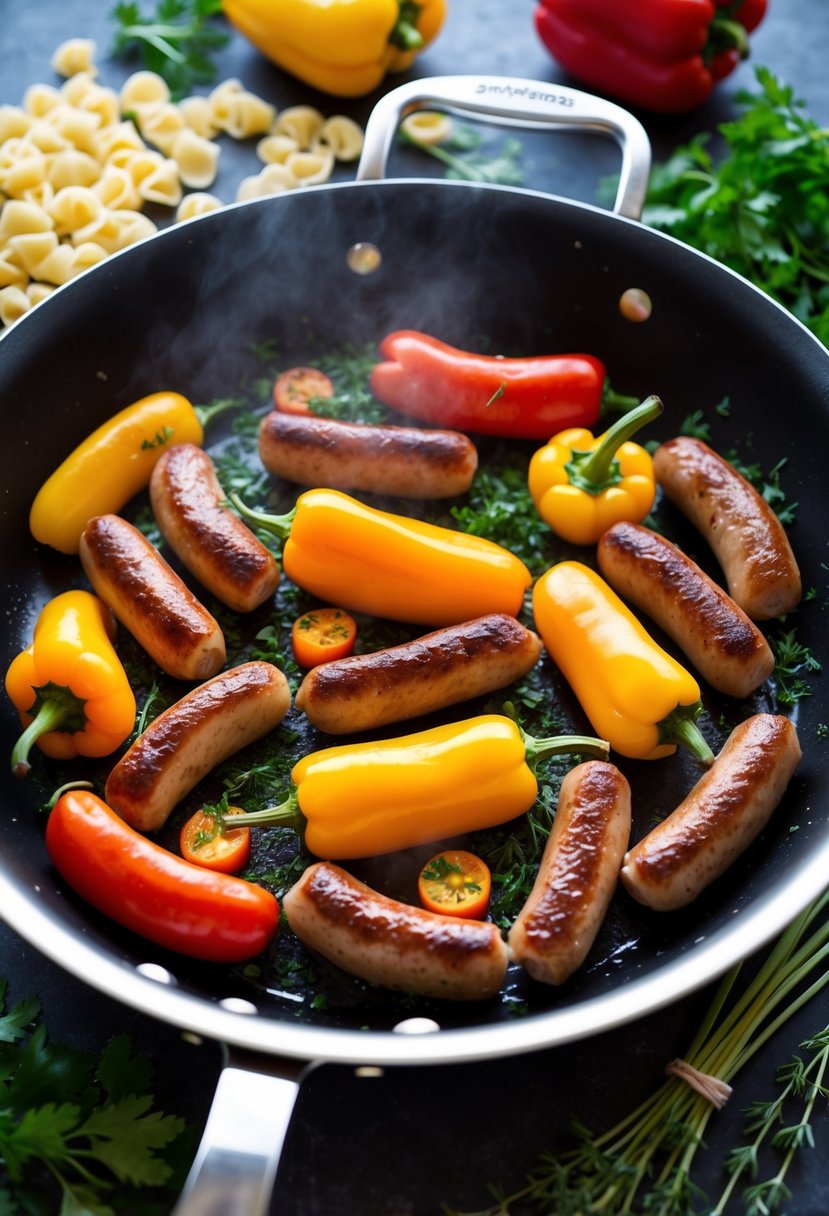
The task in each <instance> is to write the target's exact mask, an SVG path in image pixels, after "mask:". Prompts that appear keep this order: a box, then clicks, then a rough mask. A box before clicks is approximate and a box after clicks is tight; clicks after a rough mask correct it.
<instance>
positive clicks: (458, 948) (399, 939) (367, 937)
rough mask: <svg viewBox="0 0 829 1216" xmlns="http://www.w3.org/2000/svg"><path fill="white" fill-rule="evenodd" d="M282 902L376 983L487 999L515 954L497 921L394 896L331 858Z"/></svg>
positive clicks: (317, 946) (294, 923) (315, 941)
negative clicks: (443, 911) (418, 904)
mask: <svg viewBox="0 0 829 1216" xmlns="http://www.w3.org/2000/svg"><path fill="white" fill-rule="evenodd" d="M283 907H284V909H285V915H286V916H287V918H288V923H289V925H290V926H291V929H292V930H293V931H294V933H295V934H296V935H297V937H298V938H299V939H300V941H302V942H304V943H305V945H306V946H308V947H309V949H311V950H315V951H317V953H319V954H321V955H323V956H324V957H325V958H327V959H328V960H329V961H330V962H332V963H336V964H337V966H338V967H342V968H343V970H344V971H348V972H350V973H351V974H352V975H356V976H359V977H360V978H361V979H364V980H367V981H368V982H369V983H371V984H380V985H382V986H383V987H385V988H395V989H398V990H400V991H402V992H413V993H418V994H419V995H421V996H428V997H438V998H440V999H445V1000H450V1001H484V1000H488V999H489V998H490V997H493V996H495V995H496V993H497V992H498V991H499V989H500V988H501V986H502V984H503V982H504V977H505V975H506V971H507V965H508V963H509V956H508V953H507V948H506V945H505V944H504V941H503V938H502V937H501V934H500V931H499V930H498V928H497V927H496V926H495V925H493V924H491V923H490V922H488V921H477V920H464V919H463V918H461V917H457V916H441V915H439V914H438V913H436V912H427V911H426V910H425V909H423V908H415V907H412V906H411V905H410V904H404V903H400V902H399V901H398V900H396V899H389V898H388V897H387V896H385V895H380V894H379V893H378V892H377V891H373V890H372V889H371V887H367V886H366V885H365V883H362V882H359V881H358V880H357V879H356V878H354V877H352V875H351V874H349V873H347V871H345V870H343V869H341V868H340V867H339V866H336V865H333V864H332V863H331V862H327V861H320V862H316V863H314V864H313V865H311V866H309V867H308V869H307V870H306V871H305V873H304V874H303V875H302V877H301V878H300V880H299V882H298V883H296V885H295V886H293V887H292V888H291V889H290V891H288V892H287V893H286V895H285V898H284V900H283Z"/></svg>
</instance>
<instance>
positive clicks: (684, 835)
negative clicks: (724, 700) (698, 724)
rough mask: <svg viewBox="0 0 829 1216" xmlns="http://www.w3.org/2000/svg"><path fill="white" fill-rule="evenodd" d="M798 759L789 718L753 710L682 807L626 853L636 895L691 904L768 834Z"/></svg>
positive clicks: (626, 878) (625, 871) (672, 904)
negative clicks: (765, 830)
mask: <svg viewBox="0 0 829 1216" xmlns="http://www.w3.org/2000/svg"><path fill="white" fill-rule="evenodd" d="M800 758H801V750H800V744H799V741H798V738H797V731H796V729H795V727H794V725H793V723H792V722H791V721H790V719H788V718H785V717H782V716H781V715H777V714H755V715H754V717H752V718H748V719H747V720H746V721H744V722H741V723H740V724H739V725H738V726H737V727H735V728H734V730H733V731H732V732H731V734H730V735H729V737H728V740H727V742H726V744H725V746H724V747H723V749H722V751H721V752H720V754H719V755H718V756H717V758H716V760H715V761H714V764H713V765H712V767H711V768H710V769H708V770H707V772H706V773H704V774H703V776H702V777H701V778H700V780H699V781H698V782H697V784H696V785H695V786H694V788H693V789H692V790H691V792H690V793H689V794H688V796H687V797H686V798H685V799H684V800H683V801H682V802H681V803H680V805H679V806H678V807H677V808H676V810H674V811H673V812H672V813H671V814H670V815H669V816H668V817H667V819H665V820H663V822H662V823H661V824H659V825H658V826H657V827H656V828H654V829H653V831H652V832H650V833H648V835H647V836H646V837H645V838H644V839H643V840H641V841H640V842H639V843H638V844H637V845H636V846H635V847H634V848H632V849H631V850H630V852H629V853H628V854H627V856H626V857H625V863H624V866H623V868H622V881H623V883H624V885H625V886H626V887H627V889H628V891H629V892H630V894H631V895H633V897H634V898H635V899H637V900H639V901H640V902H641V903H644V904H647V905H648V906H649V907H652V908H656V909H657V910H660V911H671V910H673V909H676V908H680V907H684V906H685V905H686V904H688V903H690V902H691V901H692V900H693V899H695V898H696V897H697V895H698V894H699V893H700V892H701V891H702V890H703V889H704V888H705V887H706V886H708V884H709V883H711V882H713V880H714V879H715V878H718V877H719V876H720V875H721V874H723V873H724V871H725V870H726V869H727V868H728V866H729V865H731V863H732V862H733V861H734V860H735V859H736V857H738V856H739V854H740V853H741V852H743V850H744V849H746V848H747V847H748V845H749V844H750V843H751V841H752V840H754V838H755V837H756V836H757V835H758V833H759V832H760V831H762V829H763V828H764V827H765V825H766V824H767V823H768V821H769V819H770V817H771V815H772V813H773V811H774V810H775V808H776V806H777V804H778V803H779V801H780V799H781V798H782V796H783V793H784V791H785V789H786V786H787V785H788V783H789V781H790V780H791V777H792V775H793V773H794V771H795V769H796V767H797V765H798V763H799V761H800Z"/></svg>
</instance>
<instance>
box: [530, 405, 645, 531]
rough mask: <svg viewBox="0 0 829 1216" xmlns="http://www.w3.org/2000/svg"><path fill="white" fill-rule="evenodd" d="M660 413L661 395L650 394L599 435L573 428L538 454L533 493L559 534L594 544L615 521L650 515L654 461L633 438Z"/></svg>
mask: <svg viewBox="0 0 829 1216" xmlns="http://www.w3.org/2000/svg"><path fill="white" fill-rule="evenodd" d="M661 413H662V402H661V401H660V400H659V398H658V397H648V398H647V400H645V401H643V402H642V404H641V405H638V406H637V407H636V408H635V409H633V410H631V411H630V412H629V413H628V414H625V415H624V417H622V418H619V419H618V420H617V421H616V422H615V423H614V424H613V426H612V427H610V429H609V430H607V431H605V432H604V434H603V435H600V436H599V437H598V438H596V439H594V438H593V435H592V434H591V433H590V431H587V430H584V429H583V428H582V427H572V428H571V429H569V430H566V431H560V432H559V433H558V434H557V435H554V436H553V438H552V439H551V440H550V441H549V442H548V443H547V444H546V445H545V446H544V447H543V448H539V450H538V451H537V452H536V453H535V454H534V455H533V457H532V459H531V461H530V468H529V475H528V486H529V491H530V497H531V498H532V500H533V502H534V503H535V507H536V510H537V511H538V513H539V515H540V516H541V518H542V519H543V520H544V521H545V523H548V524H549V525H550V527H551V528H552V530H553V531H554V532H555V533H556V535H557V536H560V537H562V539H563V540H566V541H569V542H570V543H571V544H573V545H594V544H595V543H596V542H597V541H598V539H599V537H600V536H601V535H602V534H603V533H604V532H606V531H607V529H608V528H609V527H611V526H612V525H613V524H617V523H620V522H621V521H622V520H625V521H626V522H627V523H634V524H638V523H640V522H641V521H642V520H643V519H644V518H645V516H646V515H647V513H648V511H650V509H651V507H652V506H653V500H654V497H655V495H656V482H655V479H654V473H653V460H652V459H651V456H650V453H649V452H648V451H646V450H645V448H643V447H640V445H639V444H638V443H632V442H631V441H630V436H631V435H633V434H635V433H636V431H638V430H639V429H640V428H641V427H642V426H644V425H645V423H647V422H651V421H652V420H653V419H654V418H657V417H658V416H659V414H661Z"/></svg>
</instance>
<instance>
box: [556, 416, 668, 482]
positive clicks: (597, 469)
mask: <svg viewBox="0 0 829 1216" xmlns="http://www.w3.org/2000/svg"><path fill="white" fill-rule="evenodd" d="M662 408H663V407H662V401H661V400H660V398H659V397H656V396H650V397H647V398H646V399H645V400H644V401H643V402H642V403H641V405H638V406H637V407H636V409H634V410H631V411H630V413H629V414H624V415H623V416H622V417H621V418H617V419H616V421H615V422H614V423H613V426H612V427H610V429H609V430H607V431H605V433H604V435H603V436H602V439H601V442H600V443H599V444H598V446H597V447H595V448H593V449H592V450H591V451H589V452H578V451H574V452H572V453H571V456H570V460H569V461H568V463H567V465H566V466H565V467H566V469H567V474H568V476H569V478H570V484H571V485H574V486H577V487H578V489H580V490H584V491H585V492H586V493H587V494H601V493H602V491H603V490H606V489H607V488H608V486H612V485H615V484H616V483H617V482H618V481H619V480H620V479H621V474H620V472H619V465H618V462H617V460H616V453H617V452H618V450H619V448H620V447H621V446H622V444H623V443H627V441H628V440H629V439H630V438H631V437H632V436H633V435H635V434H636V432H637V431H639V430H641V429H642V427H643V426H645V425H646V423H648V422H653V420H654V418H658V417H659V415H660V414H661V413H662Z"/></svg>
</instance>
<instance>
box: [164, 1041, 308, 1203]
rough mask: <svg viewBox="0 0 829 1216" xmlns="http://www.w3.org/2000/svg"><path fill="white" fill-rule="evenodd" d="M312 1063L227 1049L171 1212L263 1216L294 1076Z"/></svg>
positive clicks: (290, 1105)
mask: <svg viewBox="0 0 829 1216" xmlns="http://www.w3.org/2000/svg"><path fill="white" fill-rule="evenodd" d="M310 1067H311V1066H306V1065H304V1064H303V1063H302V1062H301V1061H298V1060H287V1059H280V1058H278V1057H277V1058H275V1057H273V1056H257V1055H254V1054H251V1053H243V1052H237V1051H235V1050H232V1051H230V1053H229V1056H228V1060H227V1063H226V1064H225V1067H224V1068H223V1069H222V1072H221V1074H220V1076H219V1082H218V1085H217V1086H216V1092H215V1094H214V1097H213V1104H212V1106H211V1108H210V1113H209V1115H208V1117H207V1123H206V1125H205V1128H204V1133H203V1135H202V1139H201V1143H200V1145H199V1148H198V1151H197V1153H196V1156H195V1159H194V1161H193V1165H192V1166H191V1169H190V1173H189V1175H188V1177H187V1181H186V1183H185V1185H184V1189H183V1191H182V1193H181V1196H180V1197H179V1200H178V1203H177V1204H176V1206H175V1208H174V1209H173V1213H172V1216H267V1213H268V1211H269V1210H270V1203H271V1193H272V1191H273V1184H274V1178H275V1177H276V1169H277V1166H278V1164H279V1155H280V1153H281V1151H282V1144H283V1142H284V1140H285V1134H286V1132H287V1130H288V1125H289V1124H290V1121H291V1115H292V1113H293V1109H294V1103H295V1101H296V1098H297V1094H298V1093H299V1085H300V1081H301V1078H302V1076H304V1074H305V1073H306V1072H307V1071H308V1069H309V1068H310Z"/></svg>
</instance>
